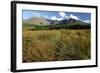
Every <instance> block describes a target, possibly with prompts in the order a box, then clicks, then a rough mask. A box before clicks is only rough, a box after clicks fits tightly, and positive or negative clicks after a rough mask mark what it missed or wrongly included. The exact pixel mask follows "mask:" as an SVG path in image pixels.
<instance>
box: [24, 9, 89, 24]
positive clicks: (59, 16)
mask: <svg viewBox="0 0 100 73" xmlns="http://www.w3.org/2000/svg"><path fill="white" fill-rule="evenodd" d="M32 17H44V18H46V19H50V20H58V21H60V20H63V19H69V18H73V19H76V20H81V21H83V22H86V23H90V21H91V13H78V12H60V11H35V10H23V19H24V20H27V19H29V18H32Z"/></svg>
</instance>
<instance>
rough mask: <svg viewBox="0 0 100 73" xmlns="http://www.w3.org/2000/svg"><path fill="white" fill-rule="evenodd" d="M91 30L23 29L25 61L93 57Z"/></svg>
mask: <svg viewBox="0 0 100 73" xmlns="http://www.w3.org/2000/svg"><path fill="white" fill-rule="evenodd" d="M90 39H91V37H90V30H36V31H35V30H33V31H32V30H31V31H30V30H23V62H42V61H63V60H85V59H90V58H91V53H90V51H91V50H90Z"/></svg>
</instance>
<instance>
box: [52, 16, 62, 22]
mask: <svg viewBox="0 0 100 73" xmlns="http://www.w3.org/2000/svg"><path fill="white" fill-rule="evenodd" d="M51 20H58V21H61V20H63V18H57V17H56V16H52V17H51Z"/></svg>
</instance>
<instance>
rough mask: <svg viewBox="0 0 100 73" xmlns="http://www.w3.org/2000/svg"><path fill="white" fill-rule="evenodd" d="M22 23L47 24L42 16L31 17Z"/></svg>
mask: <svg viewBox="0 0 100 73" xmlns="http://www.w3.org/2000/svg"><path fill="white" fill-rule="evenodd" d="M23 24H33V25H48V24H49V23H48V21H47V20H46V19H45V18H43V17H32V18H29V19H28V20H23Z"/></svg>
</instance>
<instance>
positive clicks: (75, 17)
mask: <svg viewBox="0 0 100 73" xmlns="http://www.w3.org/2000/svg"><path fill="white" fill-rule="evenodd" d="M69 18H73V19H76V20H80V19H79V18H78V17H77V16H75V15H73V14H70V16H69Z"/></svg>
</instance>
